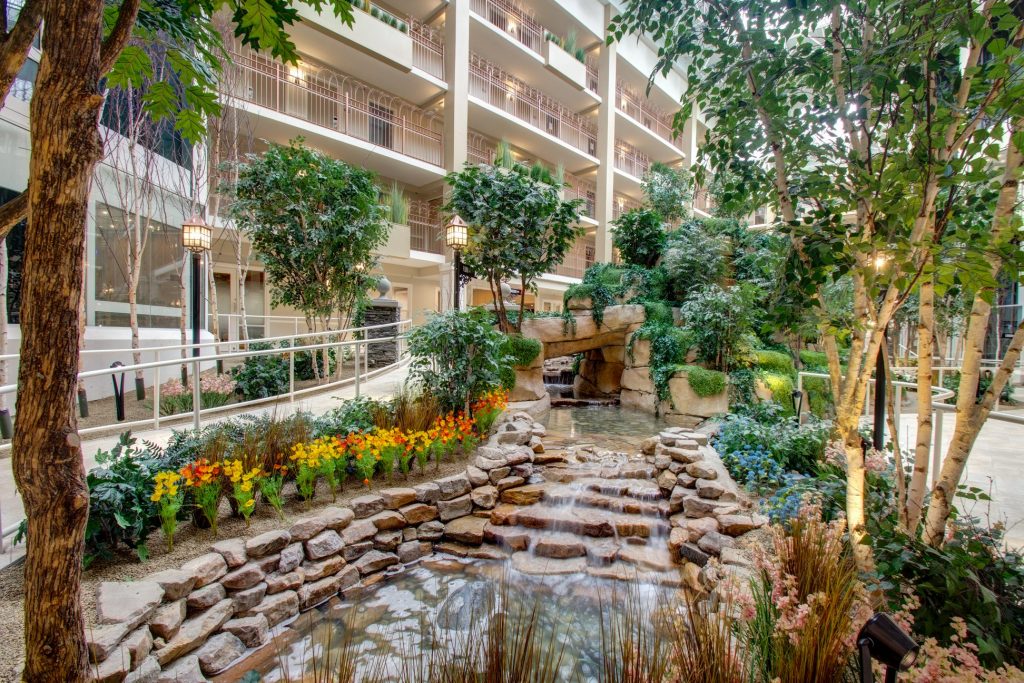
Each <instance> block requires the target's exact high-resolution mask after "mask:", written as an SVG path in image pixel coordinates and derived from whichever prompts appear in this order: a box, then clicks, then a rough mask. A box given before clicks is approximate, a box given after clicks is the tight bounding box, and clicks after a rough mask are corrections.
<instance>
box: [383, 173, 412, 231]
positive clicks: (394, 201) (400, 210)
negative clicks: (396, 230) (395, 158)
mask: <svg viewBox="0 0 1024 683" xmlns="http://www.w3.org/2000/svg"><path fill="white" fill-rule="evenodd" d="M381 203H382V204H383V205H384V206H385V207H387V209H388V211H389V215H388V217H387V219H388V220H389V221H391V222H392V223H394V224H396V225H405V224H406V222H408V220H409V200H408V199H406V198H405V192H404V191H403V190H402V186H401V185H399V184H398V183H397V182H394V183H392V184H391V189H390V190H389V191H388V193H387V194H385V195H384V196H383V197H382V198H381Z"/></svg>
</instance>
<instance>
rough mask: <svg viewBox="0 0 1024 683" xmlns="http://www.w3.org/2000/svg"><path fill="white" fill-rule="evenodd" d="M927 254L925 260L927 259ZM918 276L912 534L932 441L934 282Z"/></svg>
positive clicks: (910, 494)
mask: <svg viewBox="0 0 1024 683" xmlns="http://www.w3.org/2000/svg"><path fill="white" fill-rule="evenodd" d="M930 260H931V259H930V257H929V261H930ZM929 265H930V264H926V265H925V269H926V272H925V273H924V274H923V275H922V276H921V286H920V288H919V292H918V300H919V303H918V314H917V443H916V444H915V446H914V472H913V474H912V475H911V476H910V487H909V489H908V490H907V501H906V505H905V510H906V512H905V513H904V517H905V518H906V531H907V533H909V534H913V533H915V532H916V531H917V527H918V525H919V524H920V523H921V509H922V506H923V505H924V489H925V486H926V484H927V480H928V461H929V458H930V456H931V443H932V345H933V344H934V341H935V285H934V282H933V280H932V278H933V277H934V276H933V274H932V273H930V272H927V270H928V268H929Z"/></svg>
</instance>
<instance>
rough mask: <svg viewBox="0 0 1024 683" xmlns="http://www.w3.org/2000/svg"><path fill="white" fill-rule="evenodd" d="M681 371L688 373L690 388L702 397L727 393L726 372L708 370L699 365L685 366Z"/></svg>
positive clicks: (687, 379) (687, 378)
mask: <svg viewBox="0 0 1024 683" xmlns="http://www.w3.org/2000/svg"><path fill="white" fill-rule="evenodd" d="M679 371H680V372H685V373H686V381H687V382H688V383H689V384H690V388H691V389H693V393H695V394H697V395H698V396H700V397H708V396H715V395H717V394H720V393H722V392H723V391H725V373H724V372H718V371H717V370H708V369H707V368H702V367H700V366H699V365H684V366H683V367H681V368H679Z"/></svg>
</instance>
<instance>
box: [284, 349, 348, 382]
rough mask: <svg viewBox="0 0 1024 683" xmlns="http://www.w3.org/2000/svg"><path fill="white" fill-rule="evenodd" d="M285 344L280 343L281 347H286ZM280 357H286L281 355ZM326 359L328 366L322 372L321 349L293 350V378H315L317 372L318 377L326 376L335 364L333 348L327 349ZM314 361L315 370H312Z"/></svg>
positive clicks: (335, 357) (335, 356)
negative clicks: (325, 370)
mask: <svg viewBox="0 0 1024 683" xmlns="http://www.w3.org/2000/svg"><path fill="white" fill-rule="evenodd" d="M286 346H287V345H286V344H282V347H286ZM282 358H286V357H285V356H282ZM327 361H328V363H329V368H328V369H327V372H324V354H323V350H321V349H316V350H314V351H296V352H295V379H297V380H303V381H308V380H311V379H316V377H317V374H319V376H320V377H326V376H328V375H330V374H332V373H333V372H334V369H335V367H336V366H337V354H336V353H335V351H334V349H328V350H327ZM314 363H316V370H317V372H316V373H314V372H313V364H314Z"/></svg>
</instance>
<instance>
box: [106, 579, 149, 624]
mask: <svg viewBox="0 0 1024 683" xmlns="http://www.w3.org/2000/svg"><path fill="white" fill-rule="evenodd" d="M163 597H164V589H163V587H162V586H161V585H160V584H159V583H156V582H155V581H104V582H103V583H101V584H100V586H99V588H98V589H97V590H96V623H98V624H119V623H122V622H127V623H129V624H131V626H130V628H135V627H136V626H138V625H139V624H141V623H142V622H144V621H145V620H146V619H147V618H148V617H149V615H150V614H152V613H153V611H154V610H156V608H157V607H159V605H160V602H161V601H162V600H163Z"/></svg>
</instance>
